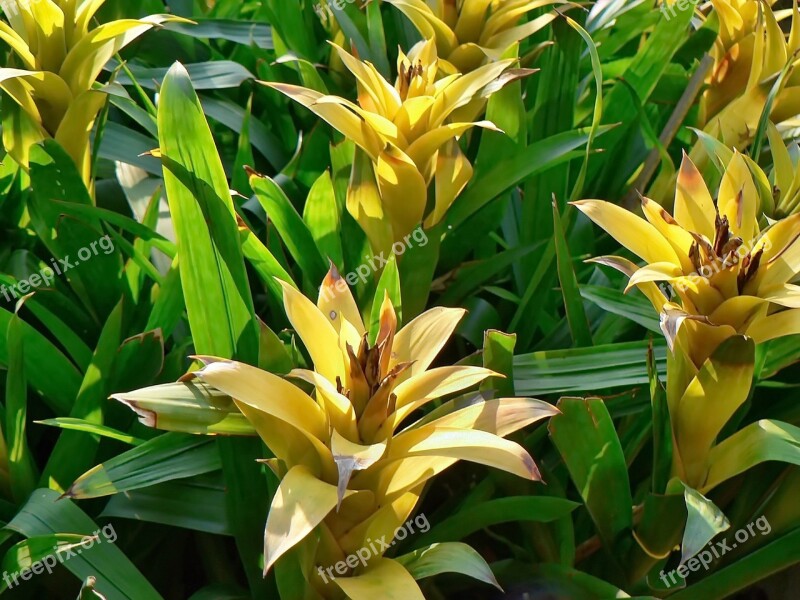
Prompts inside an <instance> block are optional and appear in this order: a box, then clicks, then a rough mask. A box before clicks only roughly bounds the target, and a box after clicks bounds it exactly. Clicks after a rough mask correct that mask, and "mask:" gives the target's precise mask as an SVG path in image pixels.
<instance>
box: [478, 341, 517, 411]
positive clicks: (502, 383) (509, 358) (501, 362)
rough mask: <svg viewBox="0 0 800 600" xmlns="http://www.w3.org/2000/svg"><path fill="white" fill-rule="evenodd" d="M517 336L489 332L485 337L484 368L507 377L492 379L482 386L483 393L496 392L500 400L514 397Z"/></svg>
mask: <svg viewBox="0 0 800 600" xmlns="http://www.w3.org/2000/svg"><path fill="white" fill-rule="evenodd" d="M516 342H517V336H516V335H515V334H508V333H503V332H502V331H495V330H489V331H487V332H486V333H485V334H484V336H483V366H484V367H485V368H487V369H491V370H492V371H494V372H495V373H499V374H500V375H504V376H505V377H503V378H501V377H490V378H489V379H487V380H486V381H484V382H483V383H482V384H481V391H485V390H495V393H496V396H497V397H498V398H502V397H504V396H505V397H513V396H514V393H515V392H514V345H515V344H516Z"/></svg>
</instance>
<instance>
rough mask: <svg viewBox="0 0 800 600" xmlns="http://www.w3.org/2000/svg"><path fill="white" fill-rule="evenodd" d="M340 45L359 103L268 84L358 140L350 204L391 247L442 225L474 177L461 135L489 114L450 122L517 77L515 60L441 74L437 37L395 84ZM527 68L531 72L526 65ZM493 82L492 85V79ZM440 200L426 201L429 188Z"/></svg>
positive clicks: (405, 61) (372, 236)
mask: <svg viewBox="0 0 800 600" xmlns="http://www.w3.org/2000/svg"><path fill="white" fill-rule="evenodd" d="M335 48H336V51H337V52H338V54H339V56H340V57H341V59H342V60H343V62H344V63H345V66H346V67H347V68H348V69H349V70H350V71H351V72H352V73H353V75H354V76H355V78H356V80H357V82H358V103H357V104H356V103H353V102H350V101H348V100H346V99H344V98H340V97H338V96H326V95H324V94H321V93H319V92H316V91H314V90H310V89H307V88H303V87H299V86H295V85H289V84H284V83H266V85H268V86H270V87H272V88H275V89H276V90H278V91H280V92H282V93H284V94H286V95H287V96H288V97H290V98H292V99H293V100H296V101H297V102H299V103H300V104H302V105H303V106H305V107H307V108H308V109H309V110H311V111H312V112H314V113H315V114H317V115H318V116H319V117H321V118H322V119H324V120H325V121H327V122H328V123H330V124H331V125H332V126H333V127H334V128H336V129H337V130H339V131H340V132H341V133H343V134H344V135H345V136H346V137H347V138H348V139H350V140H353V142H355V144H356V146H357V150H356V157H355V162H354V164H353V172H352V177H351V182H350V187H349V189H348V194H347V209H348V211H349V212H350V214H352V215H353V217H354V218H355V219H356V220H357V221H358V223H359V224H360V225H361V227H362V229H363V230H364V231H365V233H366V234H367V236H368V237H369V240H370V243H371V244H372V247H373V249H374V250H375V251H376V252H380V251H384V250H388V248H389V247H390V246H391V245H392V243H394V242H397V241H400V240H401V239H403V237H404V236H407V235H408V234H409V233H411V232H412V231H413V230H414V229H415V228H416V227H417V226H418V225H419V224H420V222H422V221H423V219H424V222H425V226H426V227H432V226H434V225H436V224H437V223H438V222H439V221H441V220H442V218H443V217H444V216H445V214H446V213H447V210H448V208H450V206H451V205H452V204H453V202H454V201H455V199H456V197H458V195H459V194H460V193H461V192H462V191H463V189H464V187H466V185H467V183H468V182H469V180H470V179H471V178H472V172H473V170H472V165H471V164H470V162H469V160H468V159H467V157H466V156H465V155H464V153H463V152H462V151H461V148H460V147H459V145H458V138H459V137H460V136H461V135H462V134H463V133H464V132H466V131H468V130H469V129H471V128H472V127H476V126H477V127H486V128H490V129H496V128H495V127H494V125H493V124H492V123H490V122H488V121H481V122H471V121H470V122H450V121H451V119H452V118H453V115H454V113H455V111H457V109H459V108H460V107H463V106H465V105H466V104H468V103H469V102H470V101H471V100H472V99H473V98H479V97H486V96H488V95H490V94H491V93H493V92H494V91H497V89H499V88H500V87H502V85H503V83H507V82H508V81H511V80H512V79H513V77H516V76H519V75H520V72H514V74H513V75H511V74H506V75H505V77H504V78H503V79H502V80H501V81H498V78H500V77H501V75H503V74H504V72H505V71H507V70H508V69H509V67H511V65H512V64H513V62H514V61H513V60H504V61H499V62H495V63H492V64H488V65H485V66H483V67H480V68H478V69H476V70H475V71H473V72H471V73H469V74H466V75H450V76H447V77H444V78H443V79H439V80H437V77H438V73H439V61H438V58H437V54H436V44H435V43H434V42H433V41H428V42H421V43H420V44H418V45H416V46H415V47H414V48H413V49H412V50H411V51H410V52H409V53H408V56H406V55H405V54H403V53H402V52H401V54H400V57H399V59H398V65H397V70H398V78H397V81H396V83H395V84H394V85H392V84H391V83H389V82H388V81H386V80H385V79H384V78H383V76H382V75H381V74H380V73H379V72H378V71H377V69H375V67H374V66H373V65H372V64H370V63H369V62H362V61H359V60H358V59H356V58H354V57H353V56H351V55H350V54H348V53H347V52H345V51H344V50H342V49H341V48H339V47H338V46H335ZM525 73H527V72H525ZM491 84H493V85H491ZM431 184H433V185H434V190H433V191H434V194H433V195H434V200H433V202H432V206H430V207H429V206H428V187H429V186H430V185H431Z"/></svg>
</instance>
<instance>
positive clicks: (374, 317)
mask: <svg viewBox="0 0 800 600" xmlns="http://www.w3.org/2000/svg"><path fill="white" fill-rule="evenodd" d="M386 296H388V297H389V300H390V301H391V303H392V306H394V312H395V314H396V315H397V322H398V323H403V299H402V294H401V292H400V273H399V272H398V271H397V257H395V255H394V253H392V255H391V256H390V257H389V261H388V262H387V263H386V264H385V265H384V266H383V273H381V278H380V279H379V280H378V287H377V289H376V290H375V297H374V298H373V300H372V311H371V314H370V319H369V337H370V340H373V342H374V340H376V339H378V330H379V329H380V324H381V306H382V305H383V299H384V298H385V297H386Z"/></svg>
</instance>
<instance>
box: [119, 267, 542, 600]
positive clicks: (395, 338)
mask: <svg viewBox="0 0 800 600" xmlns="http://www.w3.org/2000/svg"><path fill="white" fill-rule="evenodd" d="M283 290H284V304H285V308H286V312H287V316H288V317H289V320H290V321H291V323H292V325H293V327H294V329H295V331H296V332H297V333H298V335H299V336H300V338H301V339H302V340H303V342H304V344H305V346H306V348H307V350H308V352H309V355H310V357H311V360H312V361H313V366H314V369H313V370H307V369H295V370H293V371H292V372H290V373H289V374H288V375H287V378H288V379H289V380H291V381H293V382H295V383H293V382H291V381H287V379H285V378H282V377H279V376H277V375H273V374H272V373H269V372H267V371H263V370H260V369H258V368H255V367H252V366H249V365H246V364H242V363H238V362H233V361H229V360H222V359H216V358H211V357H201V359H202V360H203V362H204V363H205V366H204V367H203V368H202V369H201V370H200V371H198V372H197V373H195V375H196V377H198V378H199V379H200V380H201V381H202V382H203V383H202V384H200V385H207V386H210V388H212V389H213V390H214V391H213V392H210V393H208V392H206V393H207V394H208V399H209V400H208V404H207V405H206V407H205V408H204V409H203V411H202V412H203V413H204V414H205V413H208V412H212V411H213V412H217V413H224V414H225V415H228V414H230V411H231V410H235V409H236V408H237V407H238V409H239V411H241V414H243V415H244V417H245V418H246V419H247V420H248V421H249V422H250V424H251V425H252V427H253V428H254V429H255V431H256V432H257V433H258V435H260V437H261V438H262V440H263V441H264V443H265V444H266V445H267V446H268V447H269V449H270V450H271V451H272V452H273V454H274V456H275V457H276V458H274V459H270V460H268V461H266V462H267V464H268V465H269V466H270V468H272V470H273V471H274V472H275V473H276V474H277V475H278V477H279V478H280V479H281V483H280V486H279V489H278V491H277V493H276V495H275V497H274V499H273V502H272V506H271V508H270V511H269V516H268V518H267V525H266V533H265V547H264V555H265V556H264V566H265V572H266V571H267V570H269V569H270V568H271V567H272V566H273V565H274V564H275V562H276V561H277V560H278V559H279V558H280V557H281V556H283V555H284V554H285V553H286V552H287V551H289V550H290V549H292V548H294V547H295V546H298V545H300V548H301V550H300V552H299V553H297V554H298V555H299V556H301V557H302V558H301V563H302V564H301V568H302V570H303V573H305V575H306V578H307V580H308V582H309V586H310V587H309V590H316V594H317V595H314V596H313V597H318V596H322V597H324V598H340V597H342V596H343V595H347V596H348V597H350V598H354V599H356V600H360V599H361V598H363V599H365V600H372V598H374V597H376V596H375V595H374V594H375V590H376V589H392V590H395V594H396V597H398V598H400V597H402V598H409V599H415V600H423V596H422V593H421V591H420V590H419V587H418V586H417V584H416V583H415V581H414V579H413V577H412V576H411V575H410V573H409V572H408V570H406V568H405V567H404V566H403V565H402V564H401V563H400V562H397V561H395V560H392V559H388V558H385V557H384V556H383V554H384V552H385V550H386V549H388V545H389V544H390V543H391V540H392V538H393V536H394V533H395V531H397V530H398V528H400V527H401V526H402V525H403V524H404V523H406V522H407V521H408V519H409V517H411V516H412V514H413V513H414V510H415V507H416V505H417V503H418V501H419V498H420V494H421V492H422V490H423V487H424V486H425V483H426V482H427V481H428V480H429V479H431V478H432V477H435V476H436V475H437V474H439V473H441V472H442V471H443V470H445V469H446V468H448V467H450V466H451V465H453V464H454V463H456V462H457V461H459V460H469V461H473V462H476V463H480V464H484V465H489V466H492V467H496V468H500V469H503V470H505V471H508V472H510V473H513V474H516V475H519V476H520V477H524V478H526V479H529V480H538V479H539V478H540V476H539V472H538V470H537V468H536V465H535V463H534V461H533V459H532V458H531V457H530V455H529V454H528V453H527V452H526V451H525V449H523V448H522V447H521V446H519V445H518V444H516V443H514V442H511V441H508V440H505V439H503V436H506V435H508V434H510V433H512V432H514V431H517V430H519V429H521V428H522V427H525V426H526V425H529V424H531V423H534V422H536V421H538V420H541V419H543V418H546V417H548V416H551V415H553V414H556V413H557V412H558V411H557V409H555V408H554V407H553V406H551V405H550V404H547V403H545V402H542V401H539V400H534V399H529V398H502V399H491V400H484V399H483V398H482V397H481V396H480V395H476V396H475V397H474V398H470V399H468V400H452V401H449V402H446V403H444V404H442V405H441V406H439V407H438V408H437V409H436V410H435V411H434V412H433V413H430V414H429V415H428V416H427V417H422V418H419V416H418V415H419V413H418V410H419V409H420V408H423V407H425V406H426V405H428V404H430V403H431V402H434V401H437V400H438V399H440V398H442V397H443V396H448V395H451V394H454V393H458V392H462V391H464V390H466V389H468V388H470V387H472V386H474V385H476V384H478V383H479V382H481V381H483V380H485V379H487V378H489V377H493V376H497V374H496V373H494V372H493V371H491V370H488V369H484V368H479V367H470V366H448V367H437V368H430V366H431V364H432V362H433V361H434V359H435V358H436V356H437V355H438V353H439V352H440V351H441V350H442V348H443V347H444V345H445V344H446V343H447V341H448V339H449V338H450V336H451V335H452V333H453V331H454V329H455V327H456V325H457V324H458V322H459V320H460V319H461V318H462V317H463V316H464V313H465V311H464V310H461V309H451V308H434V309H432V310H429V311H428V312H426V313H423V314H422V315H420V316H419V317H417V318H416V319H414V320H413V321H411V322H410V323H408V324H407V325H406V326H405V327H403V328H401V329H399V330H398V328H397V318H396V315H395V311H394V308H393V306H392V304H391V302H390V301H389V300H388V297H387V298H385V299H384V301H383V304H382V306H381V311H380V327H379V332H378V333H377V337H376V339H375V341H374V343H370V341H369V336H368V333H367V331H366V329H365V327H364V324H363V322H362V319H361V316H360V313H359V310H358V307H357V306H356V303H355V301H354V299H353V296H352V295H351V294H350V290H349V288H348V287H347V285H346V284H345V283H344V281H343V280H342V279H341V277H340V276H339V274H338V273H337V272H336V271H335V269H332V270H331V272H330V273H329V274H328V276H327V277H326V279H325V281H324V282H323V285H322V287H321V290H320V295H319V300H318V302H317V304H316V305H315V304H314V303H312V302H311V301H310V300H308V299H307V298H306V297H305V296H303V295H302V294H301V293H300V292H298V291H297V290H296V289H294V288H293V287H291V286H289V285H288V284H283ZM175 385H176V384H172V385H170V386H156V387H154V388H149V391H147V390H145V391H137V392H131V393H128V394H121V395H118V396H116V398H117V399H118V400H121V401H123V402H125V403H126V404H128V405H129V406H131V407H132V408H134V409H135V410H137V412H139V414H140V415H141V416H142V418H143V419H144V422H146V423H148V424H150V425H152V426H155V425H160V424H161V423H162V419H161V417H162V414H160V411H161V409H164V410H165V412H166V411H167V410H170V409H169V406H168V405H169V404H170V403H169V402H167V403H161V404H160V406H161V408H158V407H157V406H156V404H158V402H156V403H154V404H148V405H146V406H145V405H144V404H143V403H142V401H143V400H144V399H145V398H146V397H149V398H150V399H151V400H152V399H154V398H156V397H157V396H158V395H159V394H161V393H163V394H165V395H171V394H173V393H174V392H175V388H174V386H175ZM184 385H185V384H184ZM192 387H193V388H194V389H193V391H192V392H189V393H188V395H187V400H188V401H180V402H179V404H180V405H181V407H182V408H181V410H183V417H184V422H183V423H181V424H178V425H177V426H175V424H176V421H174V420H172V421H170V420H169V419H168V418H165V419H164V420H163V423H164V425H165V427H166V428H167V429H171V430H181V431H205V432H208V431H210V430H208V429H202V428H201V429H195V428H194V427H193V426H192V425H191V424H189V423H188V420H187V419H186V416H187V415H186V409H187V408H190V407H189V404H192V403H194V404H196V398H197V397H198V396H199V393H198V391H197V390H198V389H199V388H197V387H196V386H195V385H194V384H192ZM222 395H225V396H226V397H228V398H230V399H232V403H233V404H235V407H230V406H227V404H226V401H225V400H223V399H222V398H221V397H220V396H222ZM193 398H194V400H192V399H193ZM172 404H174V403H172ZM173 415H174V413H173ZM215 421H216V422H218V424H219V425H221V423H222V421H221V420H220V418H216V419H215ZM226 422H228V423H231V422H232V421H231V419H230V417H226ZM218 431H221V429H218ZM227 431H228V432H230V433H234V432H238V433H246V431H245V429H243V428H242V427H240V426H237V427H236V428H231V427H228V428H227ZM376 540H383V541H384V542H385V543H384V544H382V545H377V544H375V541H376ZM370 542H371V544H370ZM364 549H368V550H369V552H366V551H365V550H364ZM365 553H366V556H365V558H364V560H363V561H361V562H360V563H358V564H357V565H356V566H353V565H352V564H349V563H351V562H352V561H351V560H347V561H346V563H345V562H344V561H345V559H346V558H347V557H348V556H350V557H353V556H356V555H357V556H363V555H365ZM340 561H341V562H340ZM343 564H348V567H347V571H346V573H342V572H341V568H342V565H343ZM334 565H338V566H337V570H336V571H332V570H331V569H332V568H333V566H334ZM306 597H311V596H306ZM393 597H394V596H393Z"/></svg>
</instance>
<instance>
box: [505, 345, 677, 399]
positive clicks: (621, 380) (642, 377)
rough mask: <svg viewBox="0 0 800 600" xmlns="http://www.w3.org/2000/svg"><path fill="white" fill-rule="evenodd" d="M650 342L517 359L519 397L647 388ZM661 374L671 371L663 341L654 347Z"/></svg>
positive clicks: (515, 372) (515, 369) (553, 351)
mask: <svg viewBox="0 0 800 600" xmlns="http://www.w3.org/2000/svg"><path fill="white" fill-rule="evenodd" d="M648 346H649V342H647V341H641V342H625V343H621V344H608V345H602V346H594V347H593V348H578V349H571V350H546V351H542V352H533V353H531V354H520V355H517V356H516V357H514V377H515V381H516V387H517V394H520V395H522V396H538V395H541V394H556V393H560V394H564V393H572V392H591V391H597V389H598V387H600V386H602V389H611V388H616V387H632V386H636V385H647V384H648V383H649V377H648V374H647V351H648ZM653 351H654V353H655V361H656V365H657V366H658V372H659V375H660V376H662V377H664V376H665V375H666V372H667V365H666V362H667V345H666V342H664V341H663V340H658V341H657V342H656V343H654V344H653Z"/></svg>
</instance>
